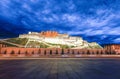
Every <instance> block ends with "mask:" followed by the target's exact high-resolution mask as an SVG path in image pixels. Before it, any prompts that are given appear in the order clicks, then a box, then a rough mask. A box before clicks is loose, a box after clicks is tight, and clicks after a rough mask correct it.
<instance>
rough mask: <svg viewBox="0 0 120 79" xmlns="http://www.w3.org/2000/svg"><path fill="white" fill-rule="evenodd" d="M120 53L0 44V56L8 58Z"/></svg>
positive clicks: (101, 50)
mask: <svg viewBox="0 0 120 79" xmlns="http://www.w3.org/2000/svg"><path fill="white" fill-rule="evenodd" d="M119 54H120V52H116V51H115V50H113V49H110V50H109V49H106V48H105V49H61V48H18V47H6V45H4V44H0V56H3V57H4V56H5V57H6V56H9V57H12V56H13V57H14V56H17V57H24V56H26V57H31V56H35V57H61V56H67V57H75V56H91V55H94V56H102V55H119Z"/></svg>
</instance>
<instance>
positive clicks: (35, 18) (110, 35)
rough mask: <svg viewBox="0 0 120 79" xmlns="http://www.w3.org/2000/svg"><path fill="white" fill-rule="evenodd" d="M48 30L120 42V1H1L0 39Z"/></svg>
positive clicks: (103, 40) (89, 38) (106, 41)
mask: <svg viewBox="0 0 120 79" xmlns="http://www.w3.org/2000/svg"><path fill="white" fill-rule="evenodd" d="M47 30H51V31H58V32H59V33H68V34H70V35H72V36H81V37H83V39H85V40H87V41H89V42H93V41H95V42H97V43H99V44H107V43H119V44H120V0H0V38H9V37H17V36H18V35H19V34H23V33H27V32H28V31H37V32H40V31H47Z"/></svg>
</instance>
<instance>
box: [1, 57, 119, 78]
mask: <svg viewBox="0 0 120 79" xmlns="http://www.w3.org/2000/svg"><path fill="white" fill-rule="evenodd" d="M0 79H120V59H89V58H88V59H67V58H63V59H62V58H59V59H57V58H55V59H20V60H18V59H14V60H0Z"/></svg>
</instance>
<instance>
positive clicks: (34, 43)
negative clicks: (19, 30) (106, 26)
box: [6, 38, 102, 49]
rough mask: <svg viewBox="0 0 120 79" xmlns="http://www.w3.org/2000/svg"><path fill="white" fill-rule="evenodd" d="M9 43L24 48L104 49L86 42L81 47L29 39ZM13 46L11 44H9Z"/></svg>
mask: <svg viewBox="0 0 120 79" xmlns="http://www.w3.org/2000/svg"><path fill="white" fill-rule="evenodd" d="M6 41H7V42H11V43H15V44H19V45H23V46H24V47H40V48H73V49H76V48H79V49H82V48H90V49H93V48H102V47H101V46H100V45H99V44H97V43H96V42H92V43H88V42H87V41H84V44H83V45H81V46H76V47H75V46H68V45H61V44H52V43H47V42H38V41H29V40H28V39H27V38H11V39H7V40H6ZM8 45H9V46H11V45H10V44H8Z"/></svg>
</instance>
